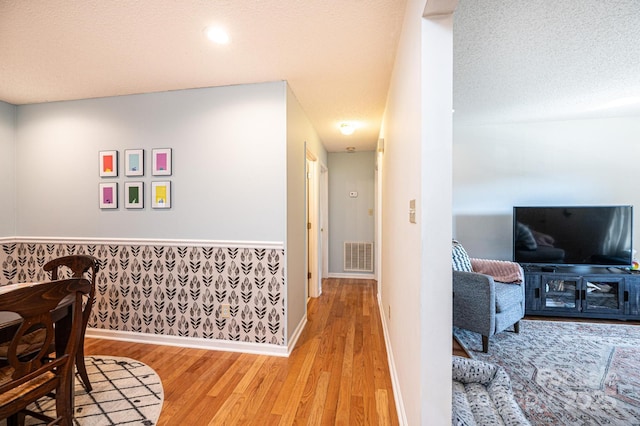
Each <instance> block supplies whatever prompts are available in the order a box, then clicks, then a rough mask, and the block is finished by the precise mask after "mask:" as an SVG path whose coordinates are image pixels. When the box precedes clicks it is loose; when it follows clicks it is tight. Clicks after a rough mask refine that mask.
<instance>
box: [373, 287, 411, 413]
mask: <svg viewBox="0 0 640 426" xmlns="http://www.w3.org/2000/svg"><path fill="white" fill-rule="evenodd" d="M378 310H379V311H380V321H381V322H382V331H383V333H384V344H385V346H386V347H387V360H388V363H389V373H390V375H391V386H392V388H393V396H394V398H393V399H394V400H395V401H396V411H397V412H398V422H399V423H400V425H402V426H406V425H408V421H407V412H406V411H405V409H404V401H403V400H402V392H401V391H400V382H399V381H398V372H397V371H396V363H395V361H394V359H393V351H392V350H391V340H390V339H389V329H388V328H387V320H386V317H385V316H384V308H383V306H382V298H381V296H380V293H378Z"/></svg>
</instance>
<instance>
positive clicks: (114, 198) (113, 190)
mask: <svg viewBox="0 0 640 426" xmlns="http://www.w3.org/2000/svg"><path fill="white" fill-rule="evenodd" d="M100 208H101V209H117V208H118V184H117V183H116V182H113V183H101V184H100Z"/></svg>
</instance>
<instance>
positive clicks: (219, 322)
mask: <svg viewBox="0 0 640 426" xmlns="http://www.w3.org/2000/svg"><path fill="white" fill-rule="evenodd" d="M70 254H89V255H92V256H95V257H96V258H97V259H98V261H99V263H100V270H99V272H98V275H97V279H96V299H95V304H94V306H93V312H92V316H91V319H90V321H89V327H92V328H97V329H108V330H118V331H131V332H138V333H146V334H156V335H169V336H184V337H191V338H202V339H219V340H227V341H241V342H252V343H269V344H275V345H284V319H285V312H284V309H285V304H284V295H285V294H286V291H285V283H284V250H282V249H279V248H278V249H273V248H238V247H224V248H221V247H217V246H216V247H214V246H204V245H203V246H180V245H176V246H167V245H120V244H59V243H23V242H16V243H11V242H10V243H4V244H2V250H1V252H0V261H1V263H2V277H0V283H2V284H10V283H17V282H27V281H43V280H46V279H49V277H48V275H47V274H46V273H45V272H44V271H43V269H42V266H43V265H44V264H45V263H46V262H48V261H49V260H51V259H54V258H57V257H61V256H66V255H70ZM223 305H228V310H229V315H228V317H223V312H222V307H223Z"/></svg>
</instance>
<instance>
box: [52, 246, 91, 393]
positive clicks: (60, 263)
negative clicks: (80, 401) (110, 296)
mask: <svg viewBox="0 0 640 426" xmlns="http://www.w3.org/2000/svg"><path fill="white" fill-rule="evenodd" d="M65 268H66V269H67V270H65ZM43 269H44V270H45V271H46V272H51V279H52V280H57V279H60V278H64V277H67V276H69V274H70V276H72V277H74V278H83V277H84V278H88V279H89V280H90V282H91V291H90V292H89V295H88V297H87V300H86V301H85V302H84V308H83V310H82V331H81V335H80V346H79V347H78V351H77V353H76V368H77V369H78V374H79V375H80V379H81V380H82V384H83V386H84V388H85V389H86V391H87V392H91V389H92V387H91V381H89V375H88V374H87V367H86V365H85V362H84V335H85V333H86V331H87V324H88V323H89V318H90V317H91V308H92V307H93V301H94V297H95V293H96V276H97V275H98V270H99V269H100V266H99V265H98V259H96V258H95V257H93V256H89V255H86V254H75V255H69V256H63V257H58V258H56V259H53V260H50V261H49V262H47V263H45V265H44V266H43Z"/></svg>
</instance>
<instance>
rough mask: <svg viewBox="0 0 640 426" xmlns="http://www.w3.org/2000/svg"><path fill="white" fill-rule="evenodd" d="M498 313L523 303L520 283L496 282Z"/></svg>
mask: <svg viewBox="0 0 640 426" xmlns="http://www.w3.org/2000/svg"><path fill="white" fill-rule="evenodd" d="M495 291H496V313H500V312H507V311H508V310H510V309H511V308H512V307H513V306H514V305H518V304H521V303H522V289H521V288H520V286H519V285H509V284H505V283H498V282H497V283H495Z"/></svg>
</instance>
